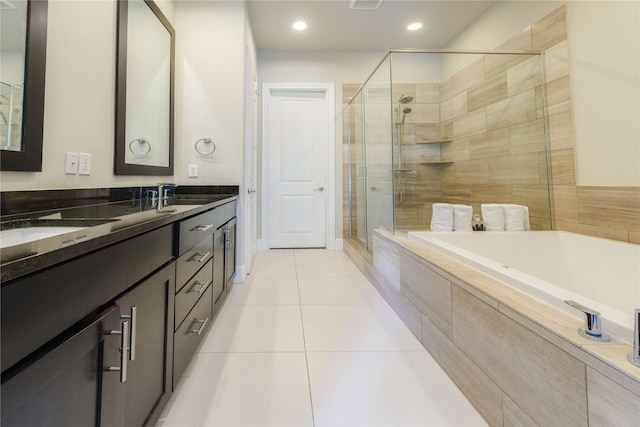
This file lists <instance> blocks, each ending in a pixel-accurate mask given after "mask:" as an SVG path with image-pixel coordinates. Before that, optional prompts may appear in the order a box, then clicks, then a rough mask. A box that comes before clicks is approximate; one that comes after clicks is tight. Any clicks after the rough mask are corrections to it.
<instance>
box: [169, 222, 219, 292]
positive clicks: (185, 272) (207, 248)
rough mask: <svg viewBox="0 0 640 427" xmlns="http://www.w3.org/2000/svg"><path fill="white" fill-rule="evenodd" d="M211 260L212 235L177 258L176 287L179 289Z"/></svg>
mask: <svg viewBox="0 0 640 427" xmlns="http://www.w3.org/2000/svg"><path fill="white" fill-rule="evenodd" d="M211 258H213V233H212V234H211V235H209V236H207V237H205V238H204V239H203V240H202V241H200V242H198V243H197V244H196V245H195V246H194V247H193V248H191V249H189V250H188V251H186V252H185V253H184V255H182V256H181V257H180V258H178V262H177V263H176V286H177V287H178V288H181V287H182V286H183V285H184V284H185V283H187V281H188V280H189V279H190V278H191V277H192V276H193V275H194V274H196V272H197V271H198V270H200V269H201V268H202V267H204V265H205V264H206V263H207V262H209V261H210V260H211Z"/></svg>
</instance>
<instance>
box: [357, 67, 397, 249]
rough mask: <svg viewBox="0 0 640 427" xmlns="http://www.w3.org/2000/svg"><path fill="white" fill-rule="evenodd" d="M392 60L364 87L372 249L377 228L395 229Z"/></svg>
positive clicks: (378, 69)
mask: <svg viewBox="0 0 640 427" xmlns="http://www.w3.org/2000/svg"><path fill="white" fill-rule="evenodd" d="M390 72H391V61H390V58H389V56H387V57H386V58H385V60H384V61H383V62H382V63H381V64H380V66H378V68H377V69H376V71H375V72H374V73H373V74H372V75H371V77H370V78H369V80H368V81H367V83H366V85H365V86H364V88H363V91H362V92H363V93H364V117H365V121H364V138H365V156H366V159H365V160H366V168H367V181H366V185H367V188H366V194H367V241H368V246H367V247H368V249H369V250H372V242H373V230H375V229H377V228H385V229H387V230H390V231H394V211H393V194H394V183H393V145H392V140H393V135H392V133H393V126H392V123H393V121H392V116H393V114H392V108H391V76H390Z"/></svg>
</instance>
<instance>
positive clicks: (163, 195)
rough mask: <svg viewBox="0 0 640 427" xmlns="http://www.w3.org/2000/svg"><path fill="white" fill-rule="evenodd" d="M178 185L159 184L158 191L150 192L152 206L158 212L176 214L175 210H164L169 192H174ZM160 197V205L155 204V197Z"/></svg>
mask: <svg viewBox="0 0 640 427" xmlns="http://www.w3.org/2000/svg"><path fill="white" fill-rule="evenodd" d="M175 187H176V185H175V184H172V183H159V184H158V189H157V190H150V193H151V195H152V199H151V201H152V206H153V205H155V207H156V212H158V213H161V212H175V209H163V208H164V207H165V206H166V205H167V204H168V203H167V200H168V199H169V192H172V191H173V190H174V189H175ZM156 195H157V196H158V200H157V201H158V203H157V204H155V203H154V202H155V197H156Z"/></svg>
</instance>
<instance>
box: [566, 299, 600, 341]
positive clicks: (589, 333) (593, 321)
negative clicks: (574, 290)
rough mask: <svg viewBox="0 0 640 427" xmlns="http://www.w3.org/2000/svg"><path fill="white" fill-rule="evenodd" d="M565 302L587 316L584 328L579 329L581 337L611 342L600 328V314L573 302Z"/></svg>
mask: <svg viewBox="0 0 640 427" xmlns="http://www.w3.org/2000/svg"><path fill="white" fill-rule="evenodd" d="M564 302H565V303H567V304H569V305H570V306H571V307H573V308H577V309H578V310H580V311H581V312H582V313H584V315H585V319H584V328H578V333H579V334H580V335H582V336H583V337H586V338H589V339H592V340H595V341H602V342H609V341H610V340H611V339H610V338H609V336H608V335H607V334H605V333H603V332H602V330H601V328H600V313H598V312H597V311H595V310H593V309H591V308H589V307H585V306H584V305H582V304H579V303H577V302H575V301H572V300H565V301H564Z"/></svg>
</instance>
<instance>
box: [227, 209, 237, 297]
mask: <svg viewBox="0 0 640 427" xmlns="http://www.w3.org/2000/svg"><path fill="white" fill-rule="evenodd" d="M236 224H237V219H236V218H233V219H232V220H231V221H229V222H228V223H226V224H225V226H224V230H225V235H226V242H225V251H224V275H225V288H226V287H227V286H226V285H229V284H231V282H233V278H234V277H235V275H236Z"/></svg>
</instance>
